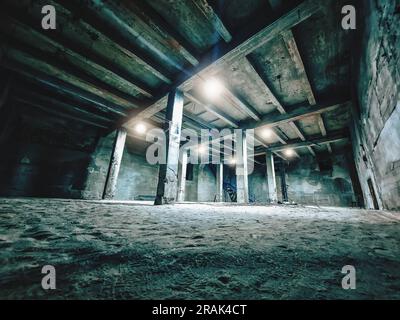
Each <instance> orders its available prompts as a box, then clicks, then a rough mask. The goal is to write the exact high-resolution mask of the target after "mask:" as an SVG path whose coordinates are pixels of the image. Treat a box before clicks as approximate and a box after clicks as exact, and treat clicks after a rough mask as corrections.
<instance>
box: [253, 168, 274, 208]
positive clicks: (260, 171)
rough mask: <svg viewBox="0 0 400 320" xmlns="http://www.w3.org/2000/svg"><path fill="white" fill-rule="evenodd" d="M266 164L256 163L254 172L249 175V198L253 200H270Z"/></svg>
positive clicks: (264, 201) (262, 201) (263, 201)
mask: <svg viewBox="0 0 400 320" xmlns="http://www.w3.org/2000/svg"><path fill="white" fill-rule="evenodd" d="M265 170H266V166H261V165H258V164H256V165H255V167H254V170H253V173H252V174H251V175H249V198H250V201H251V202H256V203H257V202H261V203H266V202H268V200H269V199H268V186H267V177H266V172H265Z"/></svg>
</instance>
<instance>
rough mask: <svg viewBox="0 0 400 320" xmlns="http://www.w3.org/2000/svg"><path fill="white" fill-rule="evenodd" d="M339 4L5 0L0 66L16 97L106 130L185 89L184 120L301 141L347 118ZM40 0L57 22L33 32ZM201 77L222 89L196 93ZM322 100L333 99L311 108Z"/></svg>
mask: <svg viewBox="0 0 400 320" xmlns="http://www.w3.org/2000/svg"><path fill="white" fill-rule="evenodd" d="M343 3H344V2H343V1H341V0H330V1H315V0H306V1H288V0H287V1H283V0H269V1H267V0H251V1H241V0H229V1H227V0H226V1H223V0H219V1H217V0H208V1H207V0H196V1H195V0H173V1H171V0H168V1H167V0H146V1H128V0H121V1H116V0H115V1H105V0H37V1H29V0H21V1H14V0H4V1H2V4H1V9H2V10H1V12H0V18H1V19H0V37H1V60H0V65H1V67H2V68H3V69H7V70H10V71H12V73H13V78H14V79H19V80H18V81H13V91H12V92H13V94H14V96H15V100H16V101H17V102H18V103H23V104H24V105H25V106H27V105H29V104H31V105H33V106H34V105H35V104H36V105H38V104H39V105H41V107H42V109H46V108H47V109H48V108H53V112H54V110H56V111H57V112H59V113H60V115H68V116H69V121H78V120H77V119H79V120H80V121H82V120H85V121H86V124H87V125H93V123H94V124H97V125H98V126H100V127H102V128H104V129H108V130H111V129H113V128H115V127H117V126H119V125H121V124H122V125H125V126H127V127H132V124H134V123H135V122H136V121H146V119H151V120H152V121H155V122H157V119H158V121H160V119H162V117H163V109H165V107H166V96H167V94H168V92H169V90H170V89H171V88H173V87H178V88H179V89H181V90H182V91H184V93H185V95H186V98H185V108H184V113H185V118H184V127H197V128H198V129H200V128H205V127H208V128H209V127H215V128H234V127H236V126H239V127H241V126H242V125H245V126H247V127H248V128H256V135H257V140H258V141H257V143H256V145H257V146H262V148H264V147H265V146H269V145H271V146H276V145H279V144H282V143H283V144H285V143H292V142H296V141H303V142H304V141H307V140H308V139H309V138H313V139H315V138H316V137H324V136H326V137H329V136H330V134H331V133H332V134H333V133H335V134H336V133H337V132H340V131H343V130H344V129H345V128H346V127H347V122H348V120H349V116H350V115H349V106H348V104H344V105H341V104H342V103H343V102H346V101H347V100H349V97H350V93H349V91H350V83H349V82H350V52H349V50H350V43H351V38H350V35H349V33H348V32H345V31H344V30H342V29H341V27H340V24H339V23H338V21H340V17H339V16H340V8H341V6H342V5H343ZM48 4H50V5H54V6H55V8H56V11H57V29H56V30H47V31H45V30H42V29H41V19H42V17H43V15H42V14H41V8H42V6H44V5H48ZM208 77H214V78H217V79H219V80H220V81H221V82H222V83H223V84H224V86H225V88H226V90H225V92H224V93H223V95H222V96H221V97H220V98H218V99H217V100H215V101H212V102H210V101H207V99H206V98H205V97H204V94H203V92H202V85H203V83H204V81H205V80H206V79H207V78H208ZM343 93H344V94H343ZM346 93H348V94H346ZM328 102H329V103H328ZM327 104H331V105H335V104H340V105H341V106H339V107H337V108H334V109H332V110H328V111H327V112H317V113H314V114H311V115H307V110H308V108H312V107H315V108H317V107H319V106H320V105H327ZM68 106H70V109H68ZM297 110H303V111H302V112H303V113H304V115H305V116H301V115H300V116H296V117H295V118H293V119H295V120H293V121H281V122H280V124H279V125H277V126H274V127H273V130H274V132H275V135H273V136H272V137H265V136H264V135H263V128H262V127H261V126H260V124H261V123H267V122H268V121H272V120H273V119H278V118H279V119H280V117H282V116H284V115H286V114H289V115H292V113H293V114H294V113H296V111H297ZM310 110H311V109H310ZM287 118H288V119H289V118H290V117H287ZM74 119H75V120H74ZM290 119H291V118H290ZM290 119H289V120H290ZM147 121H148V120H147ZM260 121H262V122H260ZM90 123H92V124H90ZM335 144H336V142H333V143H332V145H331V144H326V145H325V144H324V145H323V146H318V147H315V146H308V147H302V148H299V153H304V152H311V153H315V151H317V152H326V151H328V150H329V151H331V150H332V148H331V147H332V146H335ZM338 146H339V144H338ZM312 148H314V149H315V151H313V149H312Z"/></svg>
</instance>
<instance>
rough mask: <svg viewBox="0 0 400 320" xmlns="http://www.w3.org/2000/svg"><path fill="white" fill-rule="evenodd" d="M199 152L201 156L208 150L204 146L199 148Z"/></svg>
mask: <svg viewBox="0 0 400 320" xmlns="http://www.w3.org/2000/svg"><path fill="white" fill-rule="evenodd" d="M197 150H198V151H199V153H200V154H204V153H205V152H206V148H205V147H204V146H199V148H198V149H197Z"/></svg>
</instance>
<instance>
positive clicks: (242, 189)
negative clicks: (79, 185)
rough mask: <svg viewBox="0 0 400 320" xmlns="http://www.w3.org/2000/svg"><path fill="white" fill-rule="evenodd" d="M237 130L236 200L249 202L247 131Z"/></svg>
mask: <svg viewBox="0 0 400 320" xmlns="http://www.w3.org/2000/svg"><path fill="white" fill-rule="evenodd" d="M235 131H236V196H237V197H236V199H237V200H236V201H237V203H249V181H248V161H247V134H246V131H242V130H235Z"/></svg>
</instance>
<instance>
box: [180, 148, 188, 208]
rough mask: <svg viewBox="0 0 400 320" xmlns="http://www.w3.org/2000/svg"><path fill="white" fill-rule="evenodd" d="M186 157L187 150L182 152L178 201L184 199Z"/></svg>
mask: <svg viewBox="0 0 400 320" xmlns="http://www.w3.org/2000/svg"><path fill="white" fill-rule="evenodd" d="M187 159H188V154H187V151H184V152H183V153H182V158H181V164H180V170H179V190H178V202H183V201H185V187H186V169H187Z"/></svg>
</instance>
